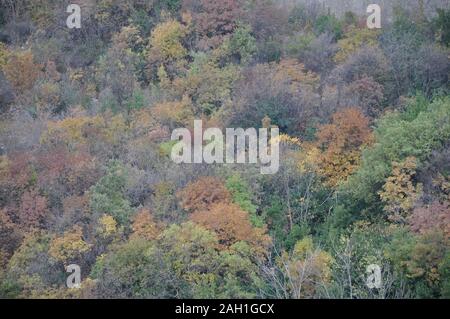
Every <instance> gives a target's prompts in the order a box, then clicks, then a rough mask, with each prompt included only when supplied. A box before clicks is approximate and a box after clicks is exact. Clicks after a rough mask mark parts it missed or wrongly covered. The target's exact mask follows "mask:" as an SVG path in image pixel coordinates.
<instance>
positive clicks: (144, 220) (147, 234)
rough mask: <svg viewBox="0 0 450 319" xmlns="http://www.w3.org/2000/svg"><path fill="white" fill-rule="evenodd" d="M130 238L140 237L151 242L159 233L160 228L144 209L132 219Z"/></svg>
mask: <svg viewBox="0 0 450 319" xmlns="http://www.w3.org/2000/svg"><path fill="white" fill-rule="evenodd" d="M132 229H133V234H132V237H141V238H145V239H147V240H153V239H156V238H157V237H158V235H159V234H160V233H161V227H160V225H158V224H157V223H156V222H155V221H154V219H153V216H152V215H151V213H150V211H149V210H148V209H146V208H144V209H142V210H141V211H140V212H139V213H138V214H136V216H135V217H134V221H133V225H132Z"/></svg>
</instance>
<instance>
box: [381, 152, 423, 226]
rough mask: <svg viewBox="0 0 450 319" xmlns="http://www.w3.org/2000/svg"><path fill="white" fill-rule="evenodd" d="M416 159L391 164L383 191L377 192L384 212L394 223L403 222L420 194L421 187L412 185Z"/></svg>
mask: <svg viewBox="0 0 450 319" xmlns="http://www.w3.org/2000/svg"><path fill="white" fill-rule="evenodd" d="M416 166H417V164H416V158H415V157H412V156H411V157H407V158H406V159H405V160H404V161H403V162H401V163H398V162H394V163H393V164H392V175H391V176H389V177H388V178H387V180H386V183H385V184H384V186H383V190H382V191H380V192H379V195H380V197H381V200H382V201H383V202H384V203H385V206H384V210H385V211H386V212H387V213H389V214H390V216H389V218H390V219H391V220H392V221H395V222H404V221H405V218H406V217H407V216H408V215H409V214H410V213H411V212H412V209H413V208H414V204H415V203H416V201H417V200H418V199H419V198H420V196H421V194H422V185H421V184H417V185H414V183H413V179H414V176H415V174H416Z"/></svg>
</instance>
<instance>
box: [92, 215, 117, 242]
mask: <svg viewBox="0 0 450 319" xmlns="http://www.w3.org/2000/svg"><path fill="white" fill-rule="evenodd" d="M98 222H99V226H98V227H97V233H99V234H100V235H101V236H102V237H110V236H112V235H114V234H115V233H116V232H117V222H116V220H115V219H114V217H112V216H111V215H107V214H104V215H103V216H102V217H100V219H99V220H98Z"/></svg>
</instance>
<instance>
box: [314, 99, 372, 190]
mask: <svg viewBox="0 0 450 319" xmlns="http://www.w3.org/2000/svg"><path fill="white" fill-rule="evenodd" d="M372 138H373V137H372V133H371V131H370V128H369V120H368V119H367V118H366V117H365V116H364V115H363V114H362V112H361V111H360V110H359V109H358V108H347V109H345V110H343V111H341V112H338V113H335V114H334V115H333V120H332V123H331V124H327V125H323V126H321V127H320V128H319V132H318V133H317V142H316V145H317V147H318V148H319V149H320V150H322V153H321V155H320V159H319V161H318V163H319V167H320V171H321V173H322V175H324V176H325V177H326V178H327V179H328V184H329V185H331V186H335V185H337V184H338V183H339V182H341V181H345V180H346V179H347V177H348V176H349V175H350V174H351V173H352V172H353V171H354V170H355V168H356V167H357V166H358V165H359V160H360V157H361V147H362V146H363V145H365V144H369V143H370V142H371V141H372Z"/></svg>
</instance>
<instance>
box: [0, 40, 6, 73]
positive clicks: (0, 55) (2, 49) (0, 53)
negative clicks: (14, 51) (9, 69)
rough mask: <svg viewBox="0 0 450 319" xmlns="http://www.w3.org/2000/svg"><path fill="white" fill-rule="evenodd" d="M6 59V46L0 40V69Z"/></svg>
mask: <svg viewBox="0 0 450 319" xmlns="http://www.w3.org/2000/svg"><path fill="white" fill-rule="evenodd" d="M7 61H8V50H7V48H6V45H4V44H3V43H2V42H0V71H1V70H2V68H3V66H5V65H6V62H7Z"/></svg>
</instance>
